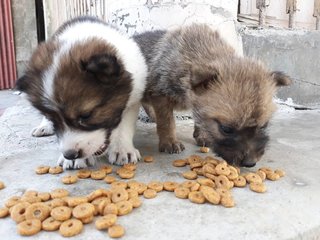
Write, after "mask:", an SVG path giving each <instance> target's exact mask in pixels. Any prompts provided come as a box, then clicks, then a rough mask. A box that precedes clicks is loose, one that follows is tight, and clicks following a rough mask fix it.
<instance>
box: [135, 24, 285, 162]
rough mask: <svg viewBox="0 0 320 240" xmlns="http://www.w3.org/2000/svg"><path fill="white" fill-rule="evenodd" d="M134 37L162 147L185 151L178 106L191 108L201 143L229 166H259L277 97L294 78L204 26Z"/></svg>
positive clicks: (197, 25) (164, 149) (146, 99)
mask: <svg viewBox="0 0 320 240" xmlns="http://www.w3.org/2000/svg"><path fill="white" fill-rule="evenodd" d="M134 39H135V40H136V41H137V42H138V44H139V45H140V48H141V50H142V51H143V54H144V55H145V58H146V60H147V63H148V68H149V69H148V70H149V75H148V79H147V87H146V91H145V94H144V99H143V101H144V105H146V104H149V105H151V106H152V108H153V110H154V113H155V118H156V122H157V132H158V135H159V140H160V141H159V150H160V151H161V152H169V153H179V152H181V151H183V150H184V146H183V144H182V143H181V142H180V141H179V140H178V139H177V137H176V130H175V120H174V116H173V110H186V109H192V111H193V114H194V118H195V129H194V134H193V135H194V138H195V139H196V141H197V144H198V145H200V146H204V145H206V146H211V147H212V148H213V149H214V151H215V152H216V153H217V154H218V155H220V156H221V157H223V158H224V159H226V160H227V161H228V162H229V163H230V164H234V165H239V166H247V167H252V166H254V165H255V163H256V162H257V161H258V160H259V159H260V158H261V156H262V155H263V154H264V151H265V147H266V145H267V143H268V140H269V137H268V135H267V133H266V128H267V125H268V122H269V120H270V118H271V116H272V113H273V112H274V111H275V109H276V106H275V104H274V103H273V101H272V98H273V95H274V94H275V92H276V90H277V88H278V87H280V86H286V85H289V84H290V82H291V80H290V79H289V78H288V77H287V76H286V75H284V74H283V73H281V72H271V71H269V70H268V69H267V68H266V67H265V66H264V65H263V64H262V63H260V62H259V61H257V60H254V59H249V58H244V57H241V56H237V55H236V53H235V51H234V49H233V48H232V47H231V46H229V45H228V44H227V43H226V42H224V41H223V40H222V38H221V37H220V36H219V34H218V33H217V32H216V31H214V30H212V29H211V28H210V27H209V26H207V25H204V24H200V25H199V24H193V25H191V26H187V27H182V28H179V29H177V30H173V31H168V32H164V31H154V32H146V33H142V34H140V35H137V36H135V37H134ZM150 109H151V108H149V112H150Z"/></svg>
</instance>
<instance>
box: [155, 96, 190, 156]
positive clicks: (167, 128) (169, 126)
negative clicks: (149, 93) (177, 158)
mask: <svg viewBox="0 0 320 240" xmlns="http://www.w3.org/2000/svg"><path fill="white" fill-rule="evenodd" d="M152 106H153V109H154V111H155V114H156V122H157V133H158V136H159V151H160V152H168V153H180V152H182V151H183V150H184V149H185V147H184V146H183V144H182V143H181V142H179V141H178V139H177V137H176V124H175V120H174V116H173V106H172V104H170V102H169V101H168V99H167V98H165V97H156V98H153V99H152Z"/></svg>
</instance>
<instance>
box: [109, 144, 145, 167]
mask: <svg viewBox="0 0 320 240" xmlns="http://www.w3.org/2000/svg"><path fill="white" fill-rule="evenodd" d="M107 154H108V159H109V162H110V163H111V164H117V165H124V164H127V163H137V162H138V161H139V160H140V158H141V155H140V152H139V150H138V149H136V148H135V147H134V146H133V145H132V144H129V143H124V142H117V141H115V142H114V143H112V142H111V144H110V145H109V147H108V150H107Z"/></svg>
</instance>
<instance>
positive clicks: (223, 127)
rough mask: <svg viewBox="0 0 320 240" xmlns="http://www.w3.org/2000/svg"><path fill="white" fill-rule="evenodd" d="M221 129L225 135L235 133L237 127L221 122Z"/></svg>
mask: <svg viewBox="0 0 320 240" xmlns="http://www.w3.org/2000/svg"><path fill="white" fill-rule="evenodd" d="M219 129H220V131H221V132H222V133H223V134H225V135H231V134H234V133H235V129H234V128H232V127H229V126H226V125H222V124H219Z"/></svg>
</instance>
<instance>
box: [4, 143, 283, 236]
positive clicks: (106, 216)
mask: <svg viewBox="0 0 320 240" xmlns="http://www.w3.org/2000/svg"><path fill="white" fill-rule="evenodd" d="M201 152H207V149H206V148H201ZM144 161H145V162H152V161H154V159H153V157H151V156H147V157H145V158H144ZM173 166H175V167H185V166H189V168H190V170H189V171H186V172H184V173H182V176H183V177H184V178H186V179H187V181H184V182H182V183H177V182H170V181H167V182H159V181H151V182H149V183H148V184H145V183H142V182H137V181H135V180H129V181H127V182H125V181H121V180H117V178H116V177H113V176H110V175H108V174H110V173H112V171H113V169H112V167H111V166H102V167H101V168H100V169H99V170H94V171H91V170H85V169H84V170H79V171H78V172H77V174H76V175H67V176H64V177H62V179H61V180H62V182H63V183H64V184H74V183H76V182H77V181H78V179H79V178H80V179H86V178H91V179H95V180H104V181H105V182H106V183H107V184H110V186H111V187H110V188H109V189H97V190H95V191H93V192H91V193H90V194H89V195H87V196H70V195H69V192H68V191H67V190H65V189H55V190H53V191H52V192H50V193H48V192H36V191H26V192H25V193H24V194H23V195H22V196H21V197H20V196H13V197H11V198H10V199H8V200H7V201H6V203H5V207H2V208H0V218H4V217H7V216H8V215H10V216H11V218H12V219H13V220H14V221H15V222H16V223H17V224H18V225H17V231H18V233H19V234H20V235H24V236H30V235H34V234H36V233H38V232H40V231H41V230H44V231H56V230H59V233H60V234H61V235H62V236H64V237H71V236H75V235H77V234H80V233H81V231H82V229H83V224H88V223H91V222H92V221H93V220H94V217H95V216H99V215H100V217H98V218H97V219H96V220H95V226H96V228H97V229H98V230H107V231H108V234H109V236H110V237H112V238H119V237H121V236H123V235H124V233H125V230H124V228H123V227H122V226H121V225H119V224H117V218H118V216H123V215H127V214H129V213H130V212H132V210H133V209H134V208H137V207H140V206H141V204H142V201H141V199H140V198H139V195H143V196H144V198H146V199H151V198H155V197H156V196H157V193H158V192H161V191H163V190H165V191H168V192H174V194H175V196H176V197H177V198H181V199H189V200H190V201H191V202H193V203H198V204H202V203H205V202H207V203H210V204H214V205H218V204H221V205H223V206H224V207H233V206H234V205H235V202H234V199H233V197H232V194H231V191H230V190H231V189H232V188H233V187H245V186H246V185H247V183H248V184H249V187H250V189H251V190H252V191H254V192H258V193H262V192H265V191H266V186H265V185H264V183H263V181H264V180H265V179H268V180H272V181H275V180H278V179H279V178H280V177H282V176H284V174H285V173H284V172H283V171H282V170H275V171H273V170H272V169H270V168H267V167H264V168H260V169H259V170H258V171H257V172H255V173H253V172H250V173H246V174H241V173H240V169H239V168H237V167H233V166H231V165H228V164H227V162H226V161H223V160H219V159H217V158H215V157H211V156H207V157H205V158H202V157H201V156H198V155H191V156H189V157H188V158H187V159H178V160H174V161H173ZM136 167H137V165H134V164H125V165H124V166H122V167H120V168H118V169H117V170H116V173H117V175H118V176H119V177H120V178H121V179H131V178H133V177H134V176H135V170H136ZM35 172H36V173H37V174H47V173H50V174H59V173H62V172H63V169H62V168H61V167H49V166H40V167H38V168H37V169H36V170H35ZM0 187H2V188H3V187H4V184H3V183H1V182H0Z"/></svg>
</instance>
